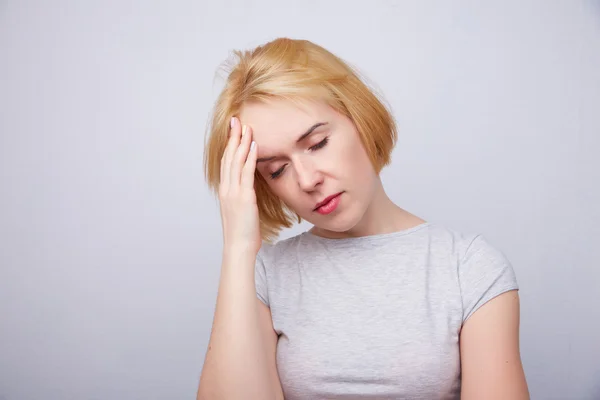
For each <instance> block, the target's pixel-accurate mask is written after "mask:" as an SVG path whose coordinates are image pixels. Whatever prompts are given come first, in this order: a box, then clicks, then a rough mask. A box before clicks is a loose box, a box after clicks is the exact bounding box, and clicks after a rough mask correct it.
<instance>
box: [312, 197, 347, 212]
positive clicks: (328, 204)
mask: <svg viewBox="0 0 600 400" xmlns="http://www.w3.org/2000/svg"><path fill="white" fill-rule="evenodd" d="M341 194H342V192H340V193H338V194H334V195H333V196H329V197H327V198H325V200H323V201H322V202H320V203H318V204H317V207H316V208H315V210H314V211H316V212H318V213H319V214H322V215H326V214H330V213H332V212H333V211H334V210H335V209H336V208H337V207H338V205H339V204H340V196H341Z"/></svg>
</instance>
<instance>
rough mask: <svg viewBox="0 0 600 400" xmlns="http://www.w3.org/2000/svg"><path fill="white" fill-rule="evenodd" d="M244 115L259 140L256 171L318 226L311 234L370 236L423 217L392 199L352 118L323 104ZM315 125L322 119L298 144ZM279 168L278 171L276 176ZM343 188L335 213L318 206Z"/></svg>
mask: <svg viewBox="0 0 600 400" xmlns="http://www.w3.org/2000/svg"><path fill="white" fill-rule="evenodd" d="M240 119H241V121H242V123H244V124H247V125H249V126H251V127H252V135H253V139H254V140H255V141H256V143H257V144H258V159H259V160H258V162H257V170H258V171H259V173H260V174H261V175H262V176H263V177H264V178H265V179H266V181H267V182H268V183H269V187H270V189H271V190H272V191H273V193H275V194H276V195H277V196H278V197H279V198H280V199H282V200H283V201H284V202H285V203H286V204H287V205H288V206H289V207H290V208H292V209H293V210H294V211H296V213H298V215H300V217H302V218H303V219H304V220H306V221H308V222H310V223H311V224H313V225H314V228H312V229H311V232H312V233H314V234H317V235H320V236H324V237H329V238H344V237H354V236H365V235H373V234H380V233H388V232H394V231H398V230H402V229H406V228H410V227H413V226H415V225H419V224H421V223H423V222H425V221H424V220H422V219H420V218H418V217H416V216H415V215H412V214H411V213H409V212H407V211H405V210H403V209H402V208H400V207H398V206H397V205H396V204H394V203H393V202H392V201H391V200H390V199H389V197H388V196H387V195H386V193H385V191H384V190H383V185H382V183H381V179H380V177H379V175H378V174H377V173H376V172H375V170H374V168H373V166H372V164H371V162H370V160H369V157H368V155H367V153H366V151H365V149H364V146H363V145H362V142H361V140H360V137H359V135H358V132H357V131H356V128H355V126H354V124H353V123H352V121H351V120H350V119H349V118H347V117H345V116H344V115H342V114H340V113H338V112H336V111H335V110H334V109H333V108H331V107H329V106H327V105H326V104H325V103H317V102H306V103H304V104H303V106H302V107H298V106H297V105H296V104H293V103H291V102H285V101H272V102H269V103H267V104H264V103H254V104H247V105H245V106H244V107H243V108H242V111H241V113H240ZM317 123H324V124H325V125H323V126H319V127H317V128H316V129H314V131H312V133H311V134H310V135H309V136H307V137H305V138H304V139H303V140H301V141H300V142H297V140H298V138H299V137H300V136H302V134H304V133H305V132H307V131H308V130H309V129H310V128H311V127H312V126H314V125H315V124H317ZM323 140H327V142H326V144H325V142H323ZM272 157H275V158H273V159H271V158H272ZM261 159H266V160H265V161H261ZM282 167H283V170H281V168H282ZM280 170H281V172H280V173H279V172H278V171H280ZM276 172H277V173H279V175H278V176H277V177H276V178H273V176H272V174H273V173H276ZM342 191H343V192H344V193H343V194H342V195H341V198H340V205H339V206H338V208H337V209H336V210H335V211H334V212H333V213H332V214H328V215H321V214H319V213H317V212H315V211H314V208H315V206H316V204H317V203H319V202H320V201H322V200H324V199H325V198H326V197H328V196H330V195H334V194H336V193H339V192H342Z"/></svg>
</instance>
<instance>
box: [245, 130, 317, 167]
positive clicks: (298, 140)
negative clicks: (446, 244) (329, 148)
mask: <svg viewBox="0 0 600 400" xmlns="http://www.w3.org/2000/svg"><path fill="white" fill-rule="evenodd" d="M328 123H329V122H317V123H316V124H314V125H313V126H311V127H310V128H308V130H307V131H306V132H304V133H303V134H302V135H300V137H298V139H296V143H300V142H301V141H303V140H304V139H306V138H307V137H308V136H310V134H311V133H313V131H314V130H315V129H317V128H318V127H320V126H323V125H327V124H328ZM276 158H277V157H276V156H271V157H263V158H259V159H257V160H256V163H257V164H258V163H261V162H265V161H272V160H274V159H276Z"/></svg>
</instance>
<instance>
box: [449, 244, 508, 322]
mask: <svg viewBox="0 0 600 400" xmlns="http://www.w3.org/2000/svg"><path fill="white" fill-rule="evenodd" d="M458 278H459V281H460V291H461V295H462V306H463V322H465V321H466V320H467V319H469V317H470V316H471V315H473V313H474V312H475V311H477V309H479V307H481V306H482V305H484V304H485V303H487V302H488V301H490V300H491V299H493V298H494V297H496V296H498V295H500V294H502V293H504V292H507V291H509V290H518V289H519V287H518V285H517V279H516V276H515V272H514V270H513V267H512V265H511V263H510V261H509V260H508V259H507V258H506V256H505V255H504V253H502V252H501V251H500V250H499V249H497V248H495V247H494V246H492V245H491V244H490V243H489V242H488V241H487V240H486V239H485V238H484V237H483V236H482V235H477V236H475V238H474V239H473V240H472V242H471V243H470V245H469V246H468V248H467V250H466V252H465V256H464V257H463V259H462V261H461V262H460V264H459V271H458Z"/></svg>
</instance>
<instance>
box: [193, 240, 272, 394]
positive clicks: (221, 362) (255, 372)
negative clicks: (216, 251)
mask: <svg viewBox="0 0 600 400" xmlns="http://www.w3.org/2000/svg"><path fill="white" fill-rule="evenodd" d="M255 260H256V255H255V254H252V253H250V254H248V253H246V252H239V251H237V252H236V251H226V252H225V253H224V257H223V265H222V267H221V277H220V282H219V292H218V295H217V304H216V309H215V316H214V322H213V328H212V332H211V337H210V342H209V346H208V350H207V354H206V359H205V362H204V368H203V371H202V376H201V378H200V387H199V391H198V398H199V399H211V400H213V399H227V400H230V399H232V400H235V399H260V400H264V399H272V398H274V397H275V394H274V393H272V390H273V387H274V385H273V383H272V382H270V377H269V373H268V366H267V353H266V350H265V348H264V344H263V340H262V337H261V332H260V326H259V319H258V309H257V302H256V287H255V284H254V263H255Z"/></svg>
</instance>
